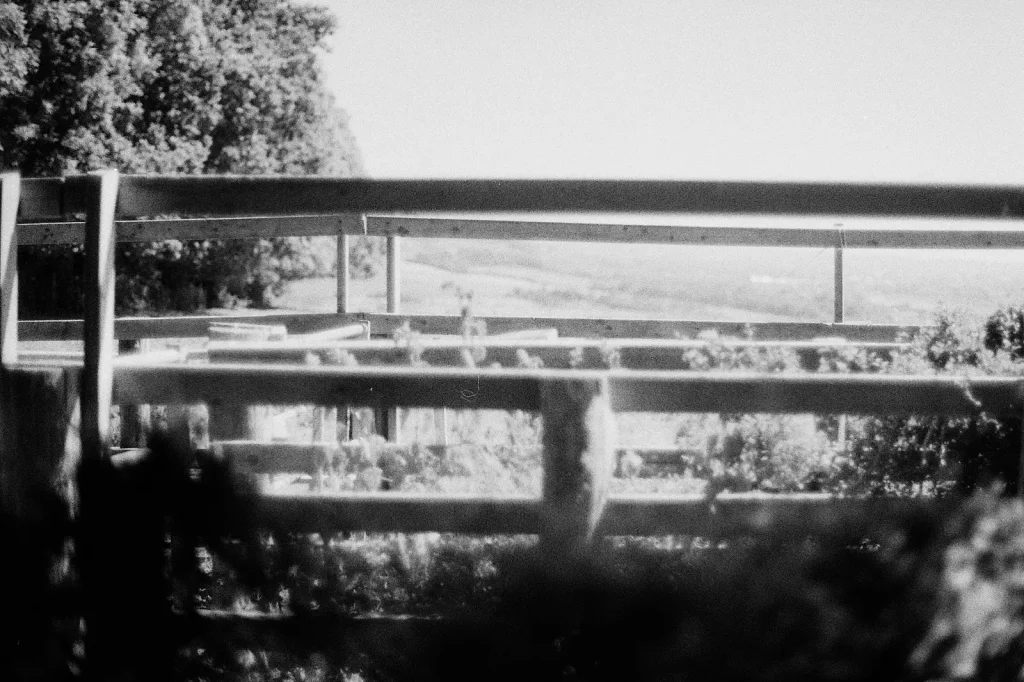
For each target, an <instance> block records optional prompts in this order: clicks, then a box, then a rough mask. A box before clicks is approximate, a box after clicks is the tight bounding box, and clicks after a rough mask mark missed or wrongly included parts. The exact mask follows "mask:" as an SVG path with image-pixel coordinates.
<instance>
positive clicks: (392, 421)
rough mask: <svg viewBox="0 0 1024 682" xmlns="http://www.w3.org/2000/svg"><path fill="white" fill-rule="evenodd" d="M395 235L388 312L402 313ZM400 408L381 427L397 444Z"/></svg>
mask: <svg viewBox="0 0 1024 682" xmlns="http://www.w3.org/2000/svg"><path fill="white" fill-rule="evenodd" d="M401 239H402V238H401V237H396V236H394V235H392V236H390V237H388V312H389V313H400V312H401V309H402V241H401ZM398 410H399V408H397V407H391V406H389V407H388V408H387V410H386V411H385V412H384V414H383V415H382V416H383V417H384V419H385V423H384V424H382V425H381V426H382V427H383V428H382V429H381V430H382V431H383V432H384V437H385V438H387V439H388V440H389V441H393V442H395V443H397V442H399V441H400V440H401V438H400V436H401V434H400V433H399V432H400V430H401V429H400V428H399V427H400V424H401V422H400V421H399V411H398Z"/></svg>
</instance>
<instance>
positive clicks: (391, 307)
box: [388, 235, 402, 313]
mask: <svg viewBox="0 0 1024 682" xmlns="http://www.w3.org/2000/svg"><path fill="white" fill-rule="evenodd" d="M401 278H402V242H401V237H395V236H394V235H392V236H390V237H388V312H389V313H400V312H402V310H401V308H402V279H401Z"/></svg>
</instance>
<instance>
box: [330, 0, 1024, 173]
mask: <svg viewBox="0 0 1024 682" xmlns="http://www.w3.org/2000/svg"><path fill="white" fill-rule="evenodd" d="M323 2H324V4H327V5H329V6H330V7H331V8H332V9H334V11H335V12H336V13H337V15H338V18H339V20H340V27H339V30H338V33H337V35H336V36H335V37H334V39H333V40H332V46H333V50H332V52H331V53H330V54H329V55H327V57H326V63H327V66H328V72H329V81H330V84H331V87H332V88H333V89H334V91H335V92H336V94H337V97H338V101H339V103H340V104H341V105H342V106H343V107H344V108H345V109H347V110H348V112H349V113H350V114H351V119H352V127H353V130H354V132H355V134H356V137H357V139H358V141H359V144H360V147H361V149H362V151H363V155H364V157H365V161H366V165H367V168H368V170H369V172H370V174H371V175H372V176H374V177H438V178H450V177H456V178H458V177H521V178H545V177H552V178H557V177H580V178H588V177H600V178H659V179H660V178H665V179H764V180H772V179H779V180H804V179H807V180H875V181H890V180H891V181H907V182H984V183H1000V184H1002V183H1012V184H1024V83H1022V78H1024V39H1022V38H1021V30H1022V28H1024V4H1011V3H996V2H986V3H976V2H956V3H953V2H946V3H943V2H937V1H933V2H899V3H897V2H865V1H864V0H860V1H856V2H817V1H814V2H812V1H810V0H808V1H807V2H800V3H783V2H778V1H773V2H765V3H762V2H745V3H740V2H721V1H712V0H704V1H703V2H682V1H680V0H666V1H664V2H662V1H655V0H630V1H622V2H603V1H600V0H585V1H584V0H577V1H572V2H567V1H560V0H541V1H536V2H534V1H514V0H505V1H501V2H498V1H487V0H476V1H465V2H453V1H439V0H323Z"/></svg>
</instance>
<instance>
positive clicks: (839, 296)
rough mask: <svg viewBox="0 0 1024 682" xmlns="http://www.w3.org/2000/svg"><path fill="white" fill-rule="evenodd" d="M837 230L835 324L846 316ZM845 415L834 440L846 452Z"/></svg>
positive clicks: (842, 243) (841, 238)
mask: <svg viewBox="0 0 1024 682" xmlns="http://www.w3.org/2000/svg"><path fill="white" fill-rule="evenodd" d="M836 227H837V228H838V230H839V240H838V244H837V245H836V248H835V253H834V254H833V268H832V276H833V306H834V311H833V317H832V320H833V321H834V322H835V323H836V324H841V323H842V322H843V321H844V320H845V318H846V292H845V291H844V289H843V285H844V284H845V277H844V274H843V247H845V246H846V235H845V233H844V232H843V227H842V225H836ZM846 421H847V420H846V415H845V414H841V415H839V429H838V432H837V435H836V440H837V441H838V442H839V448H840V451H841V452H843V453H845V452H846Z"/></svg>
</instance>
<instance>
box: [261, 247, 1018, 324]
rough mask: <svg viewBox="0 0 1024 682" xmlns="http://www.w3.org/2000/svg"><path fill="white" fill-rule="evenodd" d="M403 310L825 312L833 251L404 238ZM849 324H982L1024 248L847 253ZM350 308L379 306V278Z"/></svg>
mask: <svg viewBox="0 0 1024 682" xmlns="http://www.w3.org/2000/svg"><path fill="white" fill-rule="evenodd" d="M402 250H403V253H402V256H403V263H402V273H403V276H402V312H406V313H410V314H412V313H447V314H453V313H457V312H458V310H459V295H458V293H459V291H463V292H466V291H472V292H473V296H474V298H473V301H474V312H475V313H476V314H478V315H482V316H486V315H498V314H505V315H551V316H580V317H584V316H608V317H616V316H618V317H651V318H693V319H721V320H723V321H724V320H730V321H755V320H761V321H773V320H775V321H786V320H830V319H831V314H832V260H833V259H832V250H831V249H787V248H760V249H759V248H721V247H717V248H707V247H705V248H701V247H687V246H664V245H655V246H651V245H633V244H626V245H622V244H616V245H606V244H577V243H572V244H570V243H560V242H522V241H515V242H495V241H475V242H474V241H469V240H454V239H449V240H440V239H439V240H413V239H407V240H405V241H404V242H403V245H402ZM845 261H846V264H845V271H846V317H847V320H848V321H863V322H877V323H906V324H927V323H929V322H931V321H932V318H933V316H934V314H935V312H936V311H938V310H939V309H940V308H942V307H945V308H951V309H958V310H962V311H963V312H964V313H965V314H966V316H967V317H968V318H969V319H975V320H981V319H984V318H985V317H986V316H987V315H989V314H990V313H991V312H993V311H994V310H996V309H997V308H999V307H1000V306H1004V305H1007V304H1011V303H1017V302H1020V301H1022V300H1024V254H1020V253H1018V252H1008V251H984V252H982V251H974V252H967V251H959V252H957V251H912V250H899V251H897V250H847V251H846V253H845ZM353 294H354V295H353V299H352V301H353V309H354V310H366V311H376V310H383V308H384V278H383V275H382V274H381V275H380V276H378V277H375V278H373V279H371V280H367V281H357V282H355V283H354V287H353ZM278 305H279V306H280V307H282V308H289V309H297V310H324V311H326V310H333V307H334V281H333V279H318V280H306V281H300V282H294V283H292V284H290V285H289V287H288V289H287V291H286V292H285V294H284V296H282V297H281V299H280V300H279V302H278Z"/></svg>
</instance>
